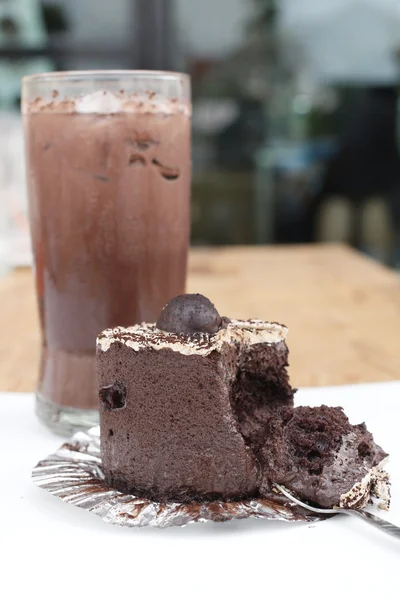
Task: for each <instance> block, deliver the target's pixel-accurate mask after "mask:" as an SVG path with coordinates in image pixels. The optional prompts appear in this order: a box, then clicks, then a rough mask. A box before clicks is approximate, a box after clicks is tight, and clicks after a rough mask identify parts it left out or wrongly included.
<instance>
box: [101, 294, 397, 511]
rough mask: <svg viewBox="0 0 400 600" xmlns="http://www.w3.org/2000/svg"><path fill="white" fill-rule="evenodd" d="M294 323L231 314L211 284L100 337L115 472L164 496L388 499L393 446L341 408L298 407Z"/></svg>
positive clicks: (331, 501) (110, 479)
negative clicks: (210, 294)
mask: <svg viewBox="0 0 400 600" xmlns="http://www.w3.org/2000/svg"><path fill="white" fill-rule="evenodd" d="M286 335H287V329H286V327H285V326H284V325H280V324H278V323H270V322H267V321H261V320H256V319H250V320H229V319H227V318H221V317H220V316H219V314H218V312H217V310H216V309H215V307H214V306H213V304H212V303H211V302H210V301H209V300H208V299H207V298H205V297H204V296H201V295H200V294H186V295H183V296H178V297H176V298H174V299H173V300H171V302H169V303H168V304H167V306H166V307H165V308H164V309H163V311H162V313H161V315H160V318H159V319H158V321H157V323H156V324H148V323H142V324H141V325H135V326H133V327H128V328H123V327H117V328H115V329H108V330H105V331H104V332H103V333H102V334H101V335H100V336H99V338H98V340H97V363H98V383H99V397H100V425H101V451H102V462H103V469H104V473H105V478H106V482H107V483H108V484H109V485H110V486H112V487H116V488H118V489H120V490H121V491H124V492H127V493H133V494H135V495H143V496H145V497H147V498H150V499H154V500H156V501H184V502H187V501H192V500H199V501H201V500H214V499H218V500H235V499H241V498H248V497H249V498H251V497H255V496H260V495H261V496H266V497H267V496H269V495H270V494H271V493H272V492H273V484H274V482H275V483H280V484H283V485H285V486H286V487H287V488H289V489H290V490H291V491H293V492H294V493H297V494H298V495H299V497H301V498H303V499H306V500H309V501H312V502H315V503H316V504H319V505H321V506H333V505H340V506H361V505H363V504H365V503H366V502H368V501H369V499H370V497H371V496H374V495H375V496H377V497H378V498H380V499H381V501H382V505H387V504H388V499H389V485H388V476H387V474H386V473H385V472H384V471H383V469H382V461H383V460H384V458H385V457H386V456H387V455H386V453H385V452H384V451H383V450H382V449H381V448H380V447H379V446H377V445H376V444H375V442H374V441H373V438H372V435H371V434H370V433H369V432H368V431H367V429H366V427H365V425H363V424H362V425H356V426H352V425H350V423H349V421H348V419H347V417H346V416H345V414H344V413H343V411H342V410H341V409H340V408H328V407H326V406H323V407H320V408H309V407H298V408H293V395H294V390H293V389H292V388H291V386H290V383H289V377H288V373H287V366H288V348H287V345H286V342H285V340H286Z"/></svg>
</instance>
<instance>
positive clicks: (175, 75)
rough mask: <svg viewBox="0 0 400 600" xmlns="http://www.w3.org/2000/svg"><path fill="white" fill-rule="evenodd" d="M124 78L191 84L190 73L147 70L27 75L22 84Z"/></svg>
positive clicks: (94, 70)
mask: <svg viewBox="0 0 400 600" xmlns="http://www.w3.org/2000/svg"><path fill="white" fill-rule="evenodd" d="M123 77H127V78H129V77H138V78H139V77H142V78H143V79H159V80H163V79H164V80H168V79H169V80H171V81H174V80H178V79H181V80H182V79H183V80H185V81H187V82H188V83H189V82H190V75H189V74H188V73H181V72H179V71H151V70H146V69H93V70H86V71H85V70H83V71H48V72H44V73H34V74H33V75H25V76H24V77H22V83H24V84H26V83H30V82H32V83H34V82H40V81H43V82H45V81H49V82H51V81H56V80H64V81H83V80H85V79H89V78H92V79H100V80H101V79H103V80H105V81H106V80H110V81H111V80H113V79H118V78H123Z"/></svg>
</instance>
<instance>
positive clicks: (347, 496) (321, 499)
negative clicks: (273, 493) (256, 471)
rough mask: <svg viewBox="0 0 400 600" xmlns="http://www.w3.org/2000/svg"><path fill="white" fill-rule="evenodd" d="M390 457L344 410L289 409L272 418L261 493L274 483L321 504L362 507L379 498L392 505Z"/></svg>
mask: <svg viewBox="0 0 400 600" xmlns="http://www.w3.org/2000/svg"><path fill="white" fill-rule="evenodd" d="M386 457H387V454H386V452H384V451H383V450H382V448H380V446H378V445H377V444H376V443H375V442H374V439H373V437H372V435H371V433H369V431H367V428H366V426H365V424H364V423H362V424H360V425H351V424H350V423H349V420H348V418H347V417H346V415H345V414H344V412H343V409H341V408H331V407H328V406H320V407H316V408H310V407H307V406H300V407H297V408H294V409H293V408H285V409H283V410H281V411H279V412H276V413H275V414H274V415H273V416H272V418H271V419H270V420H269V422H268V425H267V428H266V432H265V438H264V445H263V447H262V449H261V450H260V452H259V458H260V461H261V463H262V464H263V466H264V477H263V483H262V485H261V494H264V495H265V494H268V492H269V491H270V490H271V489H272V488H273V482H275V483H279V484H282V485H284V486H285V487H287V488H288V489H290V490H291V491H293V492H294V493H295V494H297V495H298V497H299V498H303V499H305V500H308V501H312V502H314V503H315V504H317V505H319V506H325V507H332V506H340V507H342V508H346V507H347V508H354V507H360V506H365V505H366V504H367V503H368V502H369V501H370V499H371V496H375V497H377V498H379V499H380V500H381V508H388V505H389V478H388V475H387V473H385V471H384V470H383V468H382V467H383V464H384V462H385V459H386Z"/></svg>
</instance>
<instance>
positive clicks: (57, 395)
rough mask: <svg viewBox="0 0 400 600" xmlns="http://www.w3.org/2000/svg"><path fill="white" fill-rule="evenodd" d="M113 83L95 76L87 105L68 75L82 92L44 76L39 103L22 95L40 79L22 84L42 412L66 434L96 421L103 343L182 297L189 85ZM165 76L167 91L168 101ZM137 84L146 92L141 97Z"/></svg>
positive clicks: (81, 78) (175, 77) (181, 79)
mask: <svg viewBox="0 0 400 600" xmlns="http://www.w3.org/2000/svg"><path fill="white" fill-rule="evenodd" d="M107 76H108V75H107V74H104V73H103V74H101V77H100V74H99V75H98V77H99V79H98V80H96V84H97V87H98V88H99V89H97V90H96V91H95V92H93V93H91V94H85V93H84V91H85V89H84V88H85V81H87V80H88V78H89V79H90V76H89V75H87V74H79V73H78V74H74V73H70V74H68V73H66V74H65V75H64V78H68V77H72V78H73V77H75V78H77V79H78V84H77V85H76V87H78V88H79V90H80V92H79V93H76V92H75V91H74V90H75V88H74V86H73V85H70V86H69V87H67V89H66V90H65V91H63V88H64V87H65V86H64V80H63V76H62V74H61V84H60V75H59V74H58V75H57V74H53V75H48V76H47V81H46V84H47V89H48V92H47V94H45V93H44V94H43V93H38V94H37V97H35V98H33V97H32V94H28V92H27V91H26V89H27V88H29V85H34V84H35V77H33V78H27V79H26V80H25V82H24V86H25V87H24V97H23V109H24V119H25V135H26V154H27V165H28V169H27V171H28V180H29V181H28V186H29V203H30V219H31V231H32V241H33V252H34V259H35V271H36V286H37V295H38V300H39V313H40V323H41V329H42V336H43V351H42V361H41V369H40V377H39V384H38V394H37V396H38V412H39V415H40V416H41V417H42V418H43V419H44V420H46V421H47V422H49V421H52V424H53V428H57V429H59V430H62V431H65V430H66V429H73V428H76V427H79V426H82V424H85V420H88V423H87V424H88V425H90V424H91V421H92V420H93V421H95V420H96V416H97V402H98V400H97V394H96V382H95V356H94V353H95V342H96V336H97V335H98V334H99V332H100V331H102V330H103V329H105V328H107V327H113V326H116V325H121V324H122V325H132V324H134V323H140V322H142V321H147V322H153V321H155V320H156V318H157V316H158V314H159V313H160V310H161V309H162V307H163V306H164V304H165V303H166V302H167V301H168V300H169V299H170V298H172V297H173V296H175V295H177V294H180V293H182V292H183V291H184V289H185V278H186V261H187V251H188V241H189V186H190V104H189V98H188V85H189V84H188V80H187V78H186V77H185V76H183V75H180V74H170V75H168V74H164V75H163V74H159V75H157V74H151V73H150V74H147V77H148V80H146V81H145V82H144V83H143V82H142V79H140V78H141V77H143V76H144V77H146V74H141V73H140V72H137V73H132V74H129V73H127V74H125V75H123V77H122V76H121V73H120V74H119V80H118V81H117V83H118V85H121V86H122V87H121V88H120V89H119V88H118V89H114V88H115V87H116V86H115V82H110V81H108V80H107ZM110 76H112V74H111V75H110ZM165 76H167V77H169V78H170V79H171V81H169V82H168V86H164V87H165V89H166V93H163V85H162V82H163V79H162V78H163V77H165ZM38 77H46V75H43V76H37V77H36V79H37V78H38ZM85 77H86V79H85ZM137 78H139V79H140V81H141V82H142V85H141V88H140V89H139V90H138V91H135V85H133V84H134V83H135V81H137ZM91 81H93V79H92V80H91ZM160 81H161V86H160ZM124 83H125V84H126V85H125V88H124V87H123V84H124ZM42 87H43V86H42ZM60 87H61V88H62V89H61V90H60V89H59V88H60ZM92 89H93V86H92ZM82 90H83V91H82ZM28 91H29V89H28ZM49 91H50V93H51V97H49ZM65 423H67V425H68V426H67V427H66V426H65Z"/></svg>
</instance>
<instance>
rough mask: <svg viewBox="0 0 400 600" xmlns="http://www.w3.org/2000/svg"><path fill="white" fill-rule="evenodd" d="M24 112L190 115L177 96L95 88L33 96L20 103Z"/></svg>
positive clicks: (189, 111) (187, 108)
mask: <svg viewBox="0 0 400 600" xmlns="http://www.w3.org/2000/svg"><path fill="white" fill-rule="evenodd" d="M23 112H24V113H37V112H53V113H78V114H93V115H95V114H97V115H111V114H117V113H121V112H122V113H126V112H127V113H140V114H155V115H157V114H162V115H176V114H184V115H186V116H190V115H191V106H190V104H189V103H184V102H181V101H179V100H178V99H177V98H176V99H174V98H167V97H164V96H161V95H160V94H154V93H151V92H149V93H144V94H126V93H125V92H121V93H119V94H118V93H117V94H116V93H113V92H110V91H108V90H97V91H96V92H93V93H92V94H82V95H81V96H80V97H78V98H76V99H72V98H68V97H61V96H58V95H57V96H56V97H55V98H54V99H53V100H49V99H45V98H36V100H33V101H31V102H23Z"/></svg>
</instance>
